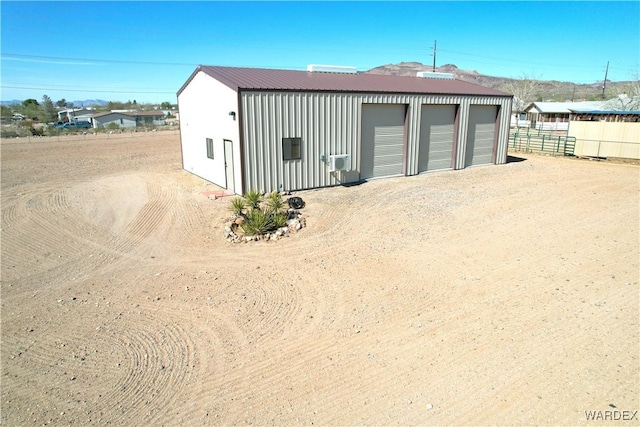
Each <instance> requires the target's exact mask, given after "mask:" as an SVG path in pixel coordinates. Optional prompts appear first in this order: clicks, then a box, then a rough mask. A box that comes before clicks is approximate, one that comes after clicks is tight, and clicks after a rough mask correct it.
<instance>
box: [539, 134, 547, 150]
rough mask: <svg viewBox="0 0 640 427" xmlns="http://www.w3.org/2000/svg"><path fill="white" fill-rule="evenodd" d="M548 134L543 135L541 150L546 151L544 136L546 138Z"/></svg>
mask: <svg viewBox="0 0 640 427" xmlns="http://www.w3.org/2000/svg"><path fill="white" fill-rule="evenodd" d="M546 136H547V135H544V134H543V135H542V147H540V151H544V138H545V137H546Z"/></svg>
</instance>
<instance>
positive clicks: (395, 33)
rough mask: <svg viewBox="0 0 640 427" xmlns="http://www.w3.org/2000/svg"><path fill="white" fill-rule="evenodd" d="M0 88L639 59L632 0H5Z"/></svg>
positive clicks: (169, 90)
mask: <svg viewBox="0 0 640 427" xmlns="http://www.w3.org/2000/svg"><path fill="white" fill-rule="evenodd" d="M0 15H1V20H2V22H1V24H2V26H1V49H0V53H1V95H0V98H1V99H2V100H5V101H6V100H12V99H19V100H22V99H26V98H35V99H37V100H41V99H42V96H43V95H48V96H49V97H51V99H53V101H54V102H55V101H57V100H59V99H62V98H64V99H66V100H68V101H72V100H83V99H104V100H113V101H128V100H134V99H135V100H136V101H137V102H138V103H147V102H163V101H169V102H172V103H174V102H176V92H177V91H178V89H179V88H180V86H182V84H183V83H184V82H185V81H186V79H187V78H188V77H189V76H190V74H191V73H192V72H193V70H194V69H195V68H196V67H197V65H198V64H204V65H226V66H248V67H265V68H284V69H299V70H304V69H306V66H307V64H333V65H350V66H355V67H357V68H358V70H361V71H366V70H368V69H371V68H374V67H376V66H380V65H384V64H390V63H394V64H395V63H399V62H405V61H417V62H422V63H424V64H428V65H430V64H432V63H433V56H432V54H433V44H434V40H437V55H436V64H437V65H444V64H447V63H450V64H455V65H457V66H458V67H459V68H461V69H465V70H477V71H478V72H480V73H482V74H488V75H494V76H503V77H513V78H520V77H522V76H523V75H529V76H534V77H539V78H542V79H545V80H561V81H571V82H575V83H593V82H596V81H598V80H602V79H603V78H604V73H605V68H606V65H607V61H609V62H610V65H609V74H608V78H609V79H610V80H613V81H621V80H631V79H632V78H633V76H634V75H637V73H638V72H639V71H640V2H638V1H628V2H614V1H606V2H594V1H589V2H574V1H570V2H556V1H542V2H535V1H525V2H510V1H496V2H481V1H473V2H458V1H447V2H434V1H414V2H382V1H377V2H363V1H359V2H341V1H330V2H305V1H299V2H284V1H283V2H262V1H256V2H239V1H236V2H208V1H197V2H171V1H163V2H150V1H138V2H126V1H117V2H102V1H89V2H58V1H55V2H31V1H20V2H12V1H2V2H1V3H0Z"/></svg>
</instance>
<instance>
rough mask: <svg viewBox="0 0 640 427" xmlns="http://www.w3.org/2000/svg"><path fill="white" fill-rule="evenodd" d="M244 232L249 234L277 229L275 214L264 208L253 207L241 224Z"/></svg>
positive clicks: (253, 234)
mask: <svg viewBox="0 0 640 427" xmlns="http://www.w3.org/2000/svg"><path fill="white" fill-rule="evenodd" d="M240 228H241V229H242V232H243V233H244V234H245V235H247V236H255V235H257V234H265V233H268V232H269V231H272V230H274V229H275V223H274V218H273V215H271V214H270V213H269V212H265V211H263V210H262V209H252V210H251V211H249V212H247V214H246V216H245V220H244V222H243V223H242V224H241V225H240Z"/></svg>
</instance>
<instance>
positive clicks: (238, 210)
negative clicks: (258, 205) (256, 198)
mask: <svg viewBox="0 0 640 427" xmlns="http://www.w3.org/2000/svg"><path fill="white" fill-rule="evenodd" d="M246 205H247V201H246V200H245V199H243V198H242V197H234V198H233V199H231V207H230V209H231V213H233V214H234V215H236V216H240V215H242V214H243V211H244V208H245V207H246Z"/></svg>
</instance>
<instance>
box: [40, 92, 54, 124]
mask: <svg viewBox="0 0 640 427" xmlns="http://www.w3.org/2000/svg"><path fill="white" fill-rule="evenodd" d="M40 109H41V110H42V117H40V120H41V121H43V122H51V121H54V120H55V119H56V117H57V116H56V107H55V106H54V105H53V101H52V100H51V98H49V97H48V96H47V95H43V96H42V105H41V106H40Z"/></svg>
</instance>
